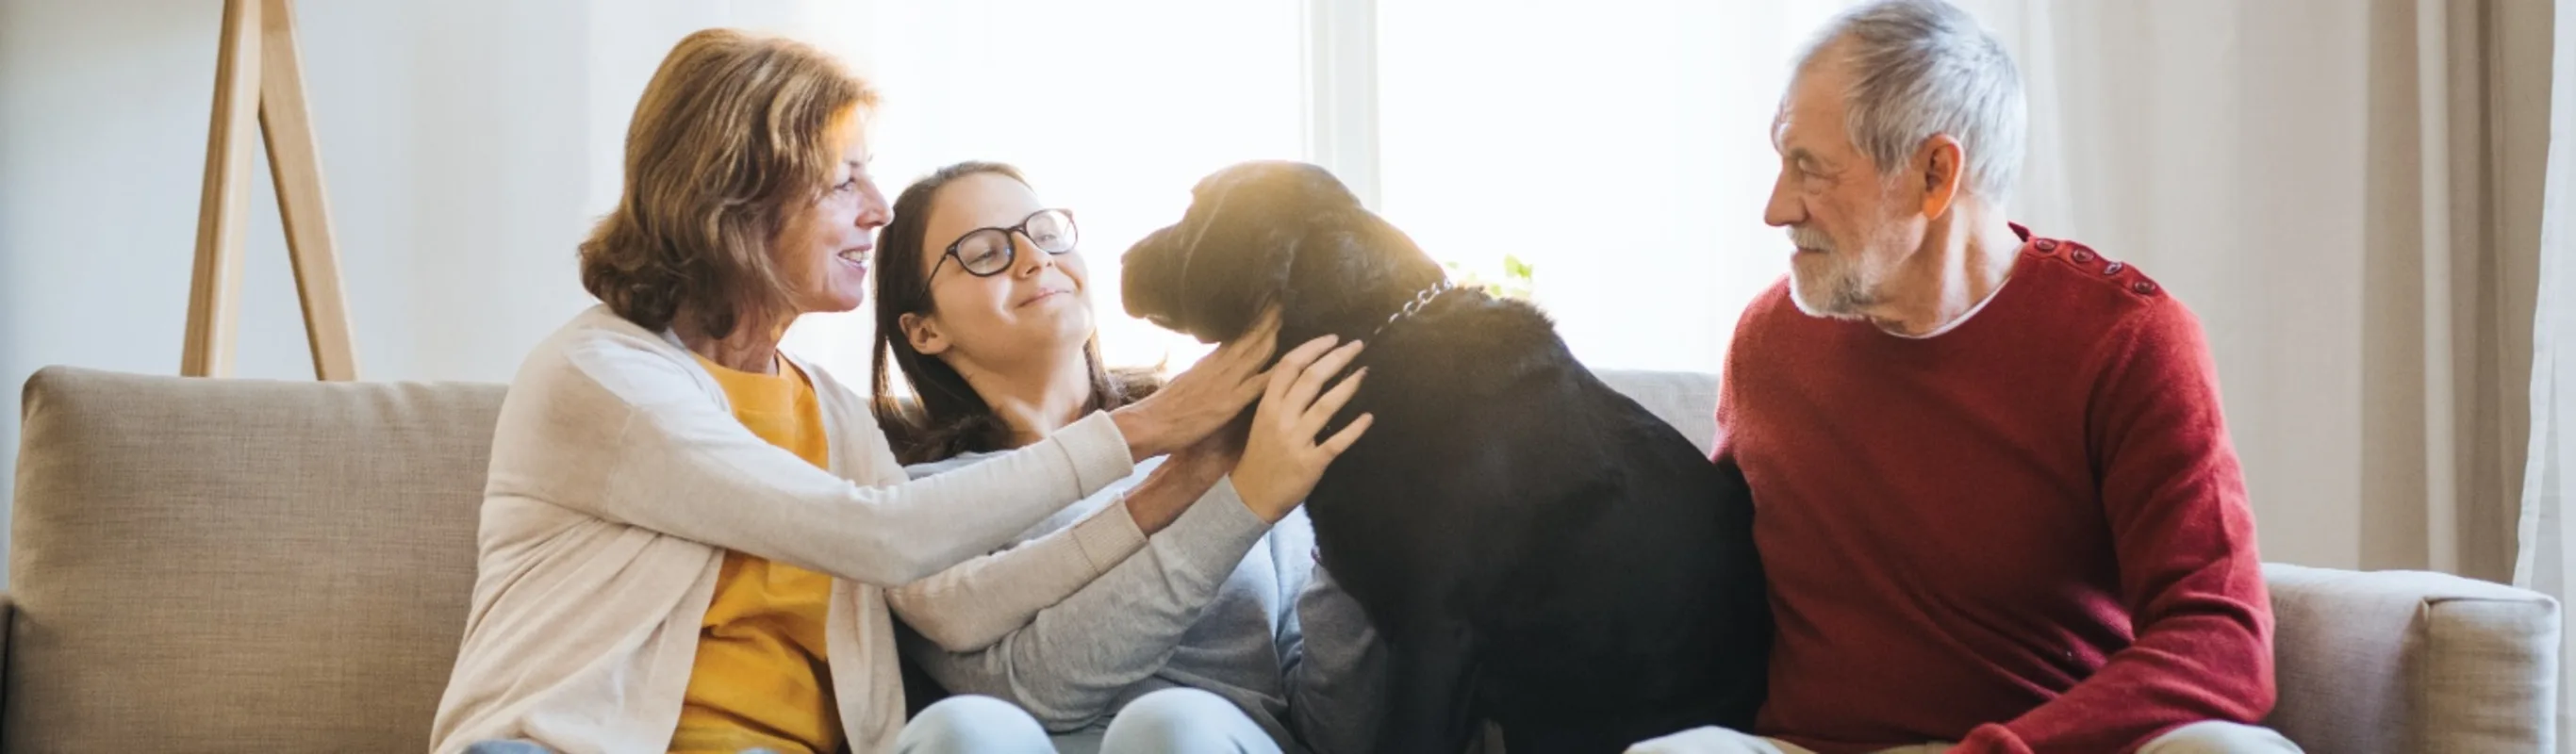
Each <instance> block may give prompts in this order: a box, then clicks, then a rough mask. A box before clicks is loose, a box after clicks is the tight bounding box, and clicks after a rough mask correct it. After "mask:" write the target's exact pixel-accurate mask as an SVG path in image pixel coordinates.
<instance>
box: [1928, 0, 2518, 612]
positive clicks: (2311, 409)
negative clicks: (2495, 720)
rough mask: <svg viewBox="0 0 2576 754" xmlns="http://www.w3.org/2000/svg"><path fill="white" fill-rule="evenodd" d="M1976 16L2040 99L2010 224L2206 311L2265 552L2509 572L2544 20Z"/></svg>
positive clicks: (2039, 7)
mask: <svg viewBox="0 0 2576 754" xmlns="http://www.w3.org/2000/svg"><path fill="white" fill-rule="evenodd" d="M1962 5H1964V6H1966V7H1969V8H1971V9H1972V10H1973V11H1975V12H1977V13H1978V14H1979V16H1980V18H1982V19H1983V20H1984V21H1985V22H1986V23H1987V25H1988V26H1990V27H1992V28H1994V29H1996V31H1997V32H1998V33H1999V34H2000V35H2001V36H2002V37H2003V38H2004V39H2005V42H2006V44H2007V45H2008V46H2011V47H2012V48H2013V49H2014V52H2015V55H2016V58H2017V59H2018V60H2019V61H2020V62H2021V64H2022V69H2023V73H2024V78H2025V83H2026V85H2027V88H2028V91H2029V98H2030V105H2031V120H2032V137H2033V143H2032V149H2031V153H2030V156H2029V163H2028V165H2029V167H2028V169H2027V170H2026V173H2025V176H2024V180H2023V186H2022V188H2021V191H2020V192H2019V193H2018V194H2017V195H2016V198H2015V210H2016V211H2015V215H2016V216H2018V217H2020V218H2023V219H2024V221H2025V222H2027V223H2028V224H2030V225H2031V226H2032V227H2033V228H2034V229H2035V230H2037V231H2039V232H2043V233H2049V234H2053V235H2060V236H2066V237H2073V238H2077V239H2081V240H2084V241H2086V242H2087V243H2090V244H2092V245H2094V246H2097V247H2099V248H2101V249H2103V250H2104V252H2105V253H2106V254H2109V255H2110V256H2112V257H2114V258H2119V259H2123V260H2126V261H2128V262H2130V263H2132V264H2134V265H2136V266H2137V267H2138V268H2139V269H2141V270H2143V271H2144V272H2146V273H2147V274H2149V275H2152V276H2155V277H2156V278H2157V279H2159V280H2160V281H2162V282H2163V283H2165V285H2166V288H2167V290H2169V291H2171V292H2173V294H2174V295H2176V296H2177V297H2179V298H2180V299H2182V300H2183V301H2184V302H2185V303H2186V304H2188V305H2190V306H2191V307H2192V309H2193V310H2194V311H2195V312H2196V313H2198V314H2199V315H2200V318H2201V320H2202V324H2203V326H2204V328H2205V329H2206V330H2207V331H2208V333H2209V337H2210V343H2211V348H2212V350H2213V352H2214V353H2215V356H2216V359H2217V362H2218V367H2219V374H2220V381H2221V383H2222V390H2223V392H2224V395H2225V399H2226V410H2227V418H2228V421H2229V424H2230V430H2231V434H2232V435H2233V438H2234V440H2235V443H2236V446H2237V451H2238V453H2239V455H2240V457H2241V458H2242V459H2243V460H2244V463H2245V466H2246V476H2247V485H2248V487H2249V489H2250V491H2251V493H2252V496H2253V503H2254V507H2255V512H2256V516H2257V522H2258V524H2257V528H2258V530H2259V531H2260V533H2261V537H2262V541H2261V546H2262V547H2263V554H2264V556H2265V558H2266V559H2269V560H2276V561H2287V562H2294V563H2301V564H2307V565H2320V566H2331V567H2343V568H2419V569H2433V570H2442V571H2449V572H2455V573H2462V574H2466V575H2471V576H2475V577H2479V578H2484V579H2489V580H2496V581H2502V580H2505V579H2507V578H2509V577H2510V576H2511V573H2512V564H2513V560H2512V553H2513V552H2514V548H2513V544H2514V540H2513V526H2514V523H2513V522H2514V520H2515V512H2516V507H2517V500H2518V498H2519V496H2520V487H2521V485H2520V480H2521V468H2522V458H2523V454H2522V449H2523V444H2524V443H2523V436H2524V433H2525V430H2524V429H2523V427H2524V421H2525V416H2526V415H2527V413H2526V411H2527V410H2526V408H2525V406H2526V402H2525V401H2526V399H2525V398H2524V393H2525V391H2526V377H2527V374H2528V372H2527V370H2528V366H2527V365H2528V364H2529V363H2530V362H2529V359H2530V353H2531V352H2530V349H2529V344H2530V342H2531V341H2530V336H2529V332H2530V331H2529V330H2528V329H2526V328H2527V327H2528V324H2529V320H2528V317H2529V312H2531V311H2532V309H2531V301H2532V296H2533V294H2534V291H2535V285H2534V283H2533V277H2534V275H2533V268H2534V265H2535V263H2536V259H2537V249H2538V246H2539V242H2538V233H2539V220H2538V218H2539V205H2538V197H2539V188H2540V181H2539V179H2540V173H2539V168H2538V166H2539V165H2540V162H2541V157H2540V156H2541V154H2542V150H2544V149H2545V148H2546V145H2547V143H2548V142H2547V130H2546V125H2547V123H2546V114H2545V113H2544V112H2543V111H2542V108H2544V107H2546V105H2545V104H2544V103H2546V102H2547V101H2548V97H2547V95H2548V89H2547V87H2548V85H2549V77H2548V76H2547V70H2546V67H2545V66H2544V65H2541V64H2540V61H2542V60H2544V59H2545V58H2546V56H2547V55H2548V54H2549V53H2548V49H2549V40H2550V35H2549V32H2548V26H2549V18H2550V15H2551V14H2550V8H2549V7H2548V5H2546V4H2543V3H2536V2H2529V3H2526V2H2445V1H2442V0H2427V1H2424V2H2418V1H2417V0H2367V1H2366V2H2351V1H2349V0H2276V1H2272V2H2260V3H2249V2H2239V1H2238V0H2102V1H2101V2H2086V3H2060V2H2050V1H2049V0H1982V1H1980V0H1962Z"/></svg>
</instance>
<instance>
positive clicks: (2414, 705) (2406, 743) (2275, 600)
mask: <svg viewBox="0 0 2576 754" xmlns="http://www.w3.org/2000/svg"><path fill="white" fill-rule="evenodd" d="M2263 576H2264V580H2265V582H2266V583H2267V584H2268V585H2269V586H2270V588H2271V591H2272V612H2273V615H2274V616H2275V618H2276V619H2277V621H2278V629H2277V633H2276V634H2275V636H2274V640H2273V651H2272V654H2273V657H2274V662H2275V663H2276V673H2277V676H2278V681H2279V687H2280V690H2281V693H2280V701H2279V703H2278V704H2277V705H2276V706H2275V707H2274V708H2273V711H2272V717H2271V719H2270V720H2269V721H2267V722H2268V723H2269V724H2270V725H2271V726H2272V727H2274V728H2277V729H2279V730H2280V731H2281V732H2282V733H2283V734H2285V735H2288V736H2289V737H2290V739H2291V740H2294V741H2297V742H2299V745H2301V746H2303V747H2306V748H2307V749H2308V750H2309V751H2331V752H2359V753H2362V754H2369V753H2371V752H2411V751H2555V750H2556V749H2555V748H2553V744H2552V738H2553V737H2554V735H2555V733H2556V728H2555V721H2556V712H2555V710H2556V708H2557V680H2558V661H2559V658H2558V632H2559V630H2560V627H2559V612H2558V602H2557V601H2556V600H2552V599H2550V598H2549V597H2548V596H2546V595H2542V594H2540V593H2537V592H2531V591H2526V590H2522V589H2515V588H2512V587H2507V586H2503V585H2499V584H2491V583H2487V582H2483V581H2475V580H2471V579H2464V578H2460V577H2458V576H2450V575H2446V574H2439V573H2424V572H2417V571H2379V572H2372V573H2360V572H2355V571H2342V570H2333V569H2325V568H2305V567H2300V566H2292V565H2282V564H2278V563H2274V564H2267V565H2265V566H2264V567H2263Z"/></svg>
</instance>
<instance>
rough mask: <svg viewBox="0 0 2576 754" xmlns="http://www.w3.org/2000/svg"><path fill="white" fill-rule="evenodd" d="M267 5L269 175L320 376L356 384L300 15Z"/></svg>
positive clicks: (263, 53) (264, 70)
mask: <svg viewBox="0 0 2576 754" xmlns="http://www.w3.org/2000/svg"><path fill="white" fill-rule="evenodd" d="M261 2H262V3H263V4H264V5H265V6H266V8H265V9H264V12H263V13H262V15H261V20H260V26H261V30H262V33H261V35H260V36H261V40H260V73H261V76H260V99H259V123H260V127H261V128H260V132H261V133H262V134H265V135H266V136H267V137H268V167H269V173H270V174H271V175H273V176H275V177H276V179H277V208H278V211H279V213H280V214H282V215H284V220H285V223H284V225H285V226H286V252H287V255H288V256H289V257H291V258H293V259H294V262H295V289H296V293H297V298H298V299H299V300H301V301H302V303H303V305H304V335H305V340H306V342H307V343H308V344H309V345H311V346H312V349H313V376H314V378H315V379H323V380H354V379H357V378H358V360H357V353H356V349H355V348H354V347H353V346H352V345H351V343H350V337H349V307H348V302H347V300H346V299H344V298H342V296H341V291H340V251H339V247H338V246H337V245H336V244H335V243H334V242H333V241H332V238H331V210H330V204H329V203H328V201H326V199H325V195H324V193H323V191H322V151H321V148H320V146H319V145H317V144H315V143H314V140H313V115H312V111H311V110H310V109H308V108H307V107H306V106H305V103H304V62H303V59H302V58H301V57H300V56H299V53H298V52H297V51H296V48H295V13H294V11H293V9H292V8H290V7H288V0H261Z"/></svg>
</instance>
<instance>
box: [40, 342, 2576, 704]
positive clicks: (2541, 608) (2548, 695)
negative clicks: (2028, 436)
mask: <svg viewBox="0 0 2576 754" xmlns="http://www.w3.org/2000/svg"><path fill="white" fill-rule="evenodd" d="M1604 377H1605V378H1607V379H1608V380H1609V381H1610V382H1611V383H1612V384H1613V385H1615V386H1618V387H1619V388H1620V389H1622V390H1625V391H1628V392H1629V393H1630V394H1631V395H1634V396H1636V397H1637V398H1638V399H1639V400H1640V401H1641V402H1643V403H1645V404H1646V405H1647V406H1648V407H1650V408H1652V409H1654V410H1656V411H1657V412H1658V413H1661V414H1663V415H1664V416H1666V417H1667V418H1669V419H1671V420H1672V421H1674V422H1675V423H1676V424H1678V425H1681V426H1682V428H1683V430H1684V432H1685V433H1686V434H1688V435H1690V436H1692V437H1707V436H1708V435H1709V429H1710V427H1709V415H1710V403H1711V400H1712V399H1711V391H1712V390H1713V388H1714V383H1713V380H1712V379H1711V378H1709V377H1707V376H1705V375H1673V374H1648V373H1613V374H1605V375H1604ZM501 394H502V388H501V387H500V386H496V385H421V384H355V385H351V384H317V383H303V382H264V381H208V380H182V379H178V378H171V377H143V376H133V375H122V374H111V373H104V372H94V371H85V370H79V369H66V368H53V369H47V370H45V371H43V372H40V373H38V374H36V376H35V377H34V378H33V379H30V380H29V381H28V383H27V387H26V393H25V397H26V403H25V406H26V408H25V414H24V418H25V434H24V439H23V441H22V447H21V448H20V451H19V454H20V455H19V467H18V478H17V497H16V500H17V502H16V523H15V527H14V529H13V531H12V536H13V537H14V546H13V547H12V549H11V558H12V559H11V561H10V574H11V583H10V584H9V585H8V586H9V589H10V590H12V592H14V596H15V608H14V611H12V610H11V608H10V607H8V602H7V598H0V616H5V618H6V620H5V621H0V627H5V628H6V629H7V633H6V634H5V636H0V641H5V645H0V650H5V651H0V660H4V661H5V663H6V665H5V666H0V752H57V751H60V752H157V751H208V752H214V751H240V752H324V751H333V752H338V751H352V752H354V751H367V752H378V751H382V752H396V751H419V750H422V749H423V748H425V747H426V746H427V738H428V733H429V722H430V715H431V713H432V710H433V709H434V707H435V706H436V704H437V700H438V694H439V690H440V688H441V687H442V686H443V685H444V683H445V682H446V678H447V669H448V663H449V662H450V660H451V659H452V658H453V656H454V653H455V651H456V645H457V637H458V634H459V633H460V632H461V631H462V630H463V626H464V622H465V610H466V597H467V592H468V590H469V589H470V588H471V585H472V583H473V577H474V528H475V509H476V506H477V503H478V501H479V497H480V491H481V489H482V486H483V467H484V461H485V458H486V454H487V452H488V449H487V443H488V441H489V437H490V433H491V427H492V421H493V417H494V414H495V412H496V411H497V410H498V407H499V404H500V400H501ZM2266 573H2267V575H2268V576H2269V577H2270V579H2271V584H2272V596H2273V600H2274V603H2275V605H2276V607H2277V608H2278V611H2279V616H2280V634H2279V643H2278V644H2279V646H2278V652H2279V657H2280V663H2279V677H2280V689H2281V693H2280V706H2279V709H2278V711H2277V712H2276V713H2275V714H2274V715H2273V718H2272V721H2271V722H2272V724H2273V725H2276V726H2278V727H2279V728H2281V729H2282V730H2283V731H2284V732H2286V733H2288V734H2289V735H2290V737H2292V738H2294V739H2297V740H2298V741H2300V742H2301V743H2303V744H2305V745H2306V746H2307V747H2308V749H2309V750H2310V751H2314V752H2400V751H2461V752H2521V751H2540V750H2544V749H2547V748H2549V747H2550V743H2549V742H2550V740H2551V739H2550V736H2551V727H2550V725H2549V721H2550V710H2551V709H2552V708H2553V705H2554V703H2555V691H2556V684H2555V682H2554V679H2555V678H2556V674H2557V662H2558V655H2557V646H2558V631H2559V611H2558V606H2557V604H2556V603H2555V602H2552V601H2551V600H2550V599H2549V598H2548V597H2545V596H2542V595H2539V594H2534V593H2531V592H2527V591H2522V590H2518V589H2511V588H2507V587H2503V586H2497V585H2494V584H2487V583H2482V582H2476V581H2469V580H2464V579H2459V578H2454V577H2450V576H2443V575H2438V574H2429V573H2368V574H2365V573H2353V572H2347V571H2332V570H2322V569H2314V568H2301V567H2296V566H2284V565H2276V566H2272V567H2270V568H2269V569H2267V571H2266ZM564 598H565V599H570V600H578V599H581V595H564Z"/></svg>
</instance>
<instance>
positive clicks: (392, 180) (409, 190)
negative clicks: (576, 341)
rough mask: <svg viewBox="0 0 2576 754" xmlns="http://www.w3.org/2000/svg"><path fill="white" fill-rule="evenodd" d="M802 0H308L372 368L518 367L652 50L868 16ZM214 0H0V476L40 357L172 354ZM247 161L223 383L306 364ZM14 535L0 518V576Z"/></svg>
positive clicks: (566, 301)
mask: <svg viewBox="0 0 2576 754" xmlns="http://www.w3.org/2000/svg"><path fill="white" fill-rule="evenodd" d="M803 5H804V4H801V3H795V2H786V1H784V0H776V1H770V2H755V1H741V2H693V1H688V0H651V1H649V2H599V3H597V4H596V6H595V5H594V3H593V2H589V1H588V0H585V1H583V2H537V3H521V2H507V1H505V0H471V1H458V2H437V3H343V2H305V3H299V4H298V22H299V23H300V28H299V29H298V32H299V34H300V39H301V42H302V47H303V54H304V65H305V71H304V74H305V85H306V90H307V94H308V95H309V98H310V100H311V103H312V109H313V120H314V129H315V131H316V132H317V134H318V136H317V138H318V140H319V141H320V142H321V151H322V169H323V174H324V180H325V182H326V185H327V187H328V189H329V194H330V201H331V214H332V218H331V219H332V222H333V226H334V230H335V231H336V232H337V234H338V239H339V243H340V249H341V260H342V264H343V267H342V274H343V277H344V280H345V284H346V286H347V291H348V297H349V306H350V318H351V320H352V321H353V324H354V326H355V336H356V341H357V350H358V360H359V366H360V368H361V370H362V373H363V376H364V377H365V378H367V379H370V380H481V381H503V380H507V379H508V378H509V376H510V373H511V371H512V370H514V369H515V368H516V367H517V363H518V360H519V358H520V356H521V355H522V354H524V353H525V352H526V349H527V348H528V347H529V346H531V345H533V344H534V343H535V342H536V341H537V340H538V339H539V338H541V337H543V336H544V335H545V333H546V332H547V331H549V330H550V329H552V327H553V326H554V325H556V324H558V323H560V322H562V321H563V319H564V318H565V317H567V316H570V314H571V313H573V312H575V311H578V310H579V309H580V308H581V307H583V306H585V305H587V304H588V302H589V300H590V299H589V297H588V296H587V295H586V294H584V293H583V292H582V291H581V289H580V285H579V282H578V280H577V277H576V275H575V274H574V262H573V248H574V244H575V243H576V242H577V241H578V240H579V239H580V237H581V236H582V234H583V232H584V231H586V230H587V228H588V226H589V224H590V222H591V220H592V218H594V217H595V216H597V214H598V213H600V212H601V211H604V210H605V208H606V207H607V206H609V204H610V203H612V202H613V201H614V200H615V193H616V188H617V186H616V176H617V171H616V161H617V159H618V153H619V152H618V146H617V145H618V143H619V142H620V141H621V140H622V137H623V135H624V130H625V123H626V117H627V115H628V113H629V111H631V109H632V108H633V106H634V102H635V98H636V96H637V95H638V94H639V93H640V92H641V91H642V89H643V85H644V82H645V80H646V79H648V78H649V77H650V76H651V75H652V71H653V66H654V64H655V63H656V62H657V61H658V60H659V59H660V57H661V55H662V53H663V52H664V51H666V50H668V49H669V47H670V45H671V43H672V42H674V41H677V40H678V39H679V37H680V36H681V35H683V34H685V33H687V32H688V31H690V30H693V29H697V28H700V27H704V26H709V25H716V24H734V25H745V26H755V27H772V28H797V27H810V26H831V27H837V28H853V27H854V24H855V22H857V21H858V20H859V18H858V17H857V16H856V15H854V14H855V13H856V12H857V11H851V10H840V11H838V12H831V11H832V9H831V8H828V7H826V8H822V10H821V11H812V10H806V9H804V7H803ZM847 5H853V6H855V5H859V4H847ZM221 6H222V4H221V3H219V2H214V0H82V1H81V2H69V1H67V0H0V386H6V389H0V395H5V396H6V397H5V398H0V411H5V412H6V413H5V415H4V416H5V421H0V448H5V449H7V450H6V451H5V452H0V479H15V468H16V460H17V459H16V451H15V449H16V448H17V447H18V419H17V417H18V406H19V391H18V390H17V389H16V387H17V386H18V385H20V384H21V383H23V382H24V381H25V379H26V378H27V376H28V375H30V374H32V373H33V372H34V371H35V370H36V369H38V368H40V367H43V366H46V365H52V364H69V365H77V366H83V367H93V368H99V369H113V370H120V371H128V372H141V373H157V374H170V373H175V372H176V371H177V369H178V363H179V346H180V330H181V327H182V326H183V324H184V323H185V320H186V307H187V297H188V283H189V280H188V277H189V268H190V264H191V262H192V259H193V245H194V243H195V237H196V215H197V195H198V190H199V184H200V179H201V176H202V171H203V169H204V164H205V162H204V160H205V141H206V126H207V116H208V110H209V107H210V106H211V103H212V98H213V82H214V61H215V53H216V39H215V38H216V34H217V30H218V28H219V26H220V24H221ZM826 46H831V47H845V46H839V45H831V44H827V45H826ZM842 51H843V52H848V51H849V50H847V49H843V50H842ZM260 170H261V171H262V172H260V173H259V174H258V175H256V176H255V177H254V178H253V187H254V188H253V191H252V193H253V195H254V196H255V197H257V200H258V204H256V205H255V206H254V207H253V208H252V210H251V212H250V218H251V225H250V230H249V236H248V238H249V246H248V254H247V258H246V259H245V264H244V265H243V275H242V278H243V281H242V296H243V302H242V311H241V323H242V331H241V347H240V351H239V355H240V359H239V368H238V376H242V377H266V378H284V379H310V378H311V374H312V372H311V367H310V366H309V361H308V358H307V356H306V353H305V344H304V334H303V325H302V321H301V318H300V315H299V314H298V311H297V309H296V306H295V302H294V296H295V287H294V279H293V277H292V275H291V273H290V272H289V271H288V267H287V263H286V251H285V245H284V241H283V237H282V236H281V235H280V233H281V231H280V229H279V225H278V220H277V210H276V202H275V200H274V198H273V195H272V194H271V193H270V188H269V186H270V184H269V179H268V176H267V173H266V172H265V171H266V165H265V164H264V163H263V164H262V165H261V166H260ZM14 486H15V485H14V483H12V484H0V521H5V520H6V518H5V513H6V511H7V510H8V501H9V499H10V495H11V494H12V490H13V488H14ZM0 532H5V528H0ZM6 548H7V541H6V537H5V534H0V585H5V584H6V583H7V558H6V552H7V549H6Z"/></svg>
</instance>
